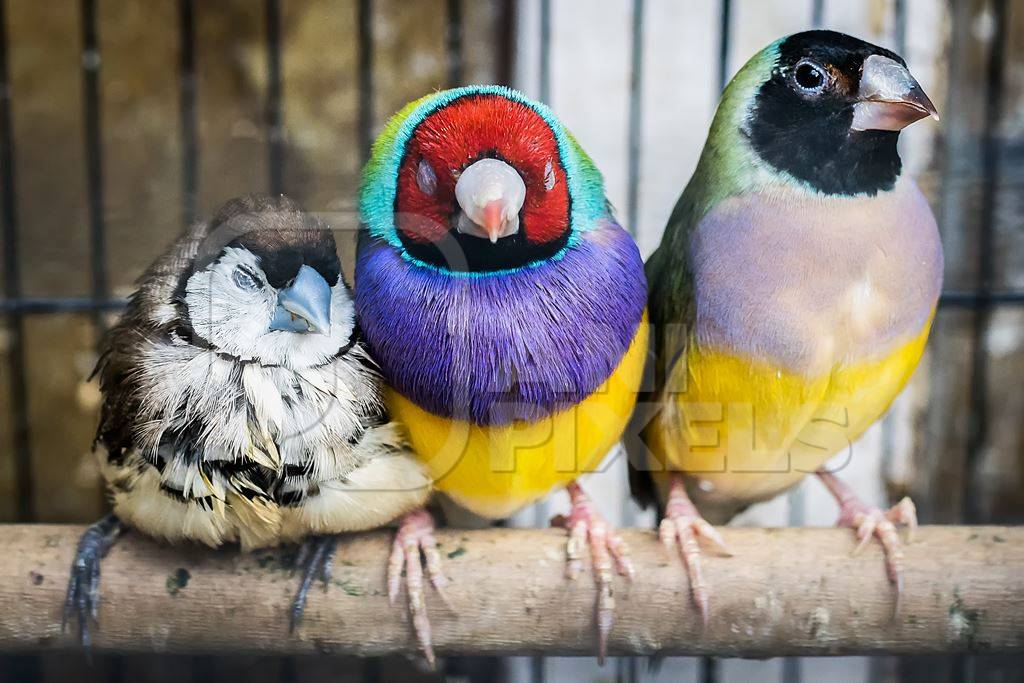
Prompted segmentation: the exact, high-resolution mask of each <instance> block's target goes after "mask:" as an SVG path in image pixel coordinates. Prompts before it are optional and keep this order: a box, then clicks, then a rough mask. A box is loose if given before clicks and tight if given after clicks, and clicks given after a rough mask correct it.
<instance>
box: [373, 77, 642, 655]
mask: <svg viewBox="0 0 1024 683" xmlns="http://www.w3.org/2000/svg"><path fill="white" fill-rule="evenodd" d="M361 210H362V215H363V221H364V223H365V231H364V232H363V234H362V239H361V242H360V247H359V253H358V259H357V267H356V287H355V289H356V304H357V310H358V311H359V315H360V320H361V324H362V326H363V330H364V332H365V334H366V339H367V341H368V343H369V344H370V348H371V351H372V352H373V354H374V356H375V357H376V359H377V361H378V362H379V363H380V367H381V370H382V372H383V374H384V376H385V378H386V379H387V380H388V382H389V383H390V385H391V387H392V390H391V391H390V392H389V394H388V407H389V409H390V410H391V412H392V414H393V415H394V416H395V418H396V419H399V420H401V421H402V422H403V423H404V424H405V426H406V427H407V429H408V432H409V439H410V443H411V444H412V446H413V448H414V449H415V451H416V452H417V453H418V454H419V456H420V458H422V459H423V462H424V463H425V464H426V466H427V468H428V470H429V471H430V473H431V475H432V477H433V479H434V481H435V485H436V488H437V489H438V490H440V491H442V492H443V493H444V494H446V495H447V496H448V497H449V498H450V499H451V500H453V501H454V502H455V503H456V504H458V505H459V506H462V507H463V508H466V509H468V510H469V511H471V512H472V513H474V514H476V515H479V516H482V517H486V518H489V519H494V520H498V519H503V518H505V517H508V516H509V515H511V514H513V513H514V512H516V511H517V510H520V509H522V508H523V507H524V506H527V505H530V504H531V503H534V502H536V501H538V500H541V499H543V498H544V497H545V496H547V495H548V494H549V493H551V492H552V491H555V490H557V489H562V488H565V489H567V491H568V494H569V497H570V500H571V501H572V509H571V511H570V514H569V515H568V516H567V517H566V518H565V519H564V525H565V526H566V528H567V530H568V532H569V538H570V540H569V543H568V556H569V559H568V564H567V572H568V574H569V576H570V577H571V578H575V577H576V576H577V575H578V573H579V572H580V570H581V560H582V556H583V553H584V552H585V549H586V548H587V546H589V550H590V554H591V560H592V563H593V569H594V576H595V579H596V581H597V582H598V596H599V598H598V608H597V622H598V631H599V651H600V653H601V654H602V655H603V653H604V651H605V642H606V639H607V634H608V631H609V630H610V628H611V621H612V615H613V606H614V602H613V599H612V577H613V570H615V569H617V570H618V571H619V572H620V573H621V574H624V575H631V574H632V572H633V568H632V563H631V562H630V560H629V556H628V552H627V549H626V547H625V545H624V543H623V542H622V540H621V539H620V538H619V537H618V535H617V534H616V533H615V532H614V530H613V529H612V528H611V526H610V525H609V524H608V523H607V522H606V521H605V519H604V518H603V517H602V516H601V515H600V514H599V513H598V511H597V509H596V508H595V506H594V504H593V502H592V501H591V500H590V499H588V497H587V496H586V495H585V494H584V492H583V491H582V489H581V488H580V487H579V485H578V484H577V483H576V479H577V478H578V477H579V476H580V475H582V474H583V473H586V472H589V471H593V470H594V469H595V468H596V466H597V465H598V463H599V462H600V461H601V460H602V458H603V457H604V456H605V454H606V453H608V451H609V450H610V449H611V448H612V447H613V446H614V445H615V444H616V442H618V441H619V438H620V436H621V435H622V432H623V430H624V428H625V426H626V424H627V422H628V420H629V417H630V415H631V413H632V410H633V407H634V405H635V402H636V392H637V389H638V386H639V382H640V377H641V374H642V371H643V365H644V360H645V357H646V353H647V327H646V324H645V312H644V309H645V304H646V294H647V290H646V282H645V280H644V273H643V264H642V261H641V259H640V256H639V252H638V250H637V247H636V245H635V244H634V243H633V240H632V239H631V238H630V236H629V234H628V233H626V231H624V230H623V229H622V228H621V227H620V226H619V225H618V224H617V223H616V222H615V219H614V217H613V216H612V213H611V210H610V207H609V205H608V202H607V200H606V199H605V195H604V186H603V182H602V178H601V175H600V173H599V172H598V171H597V169H596V168H595V166H594V164H593V162H592V161H591V160H590V158H589V157H587V155H586V154H585V153H584V152H583V150H582V149H581V148H580V147H579V145H578V144H577V142H576V141H575V140H574V139H573V137H572V136H571V135H570V134H569V133H568V131H566V130H565V128H564V127H563V126H562V124H561V123H560V122H559V121H558V119H557V118H556V117H555V115H554V114H553V113H552V112H551V111H550V110H549V109H548V108H547V107H545V106H544V105H542V104H539V103H537V102H533V101H531V100H529V99H527V98H526V97H524V96H523V95H521V94H519V93H517V92H515V91H512V90H509V89H507V88H502V87H497V86H471V87H467V88H459V89H456V90H448V91H445V92H439V93H434V94H431V95H428V96H426V97H424V98H422V99H420V100H418V101H416V102H413V103H411V104H409V105H408V106H406V107H405V108H404V109H403V110H402V111H400V112H399V113H398V114H397V115H396V116H395V117H394V118H393V119H392V120H391V122H390V123H389V124H388V125H387V127H386V128H385V130H384V132H383V133H382V135H381V136H380V138H379V139H378V140H377V142H376V144H375V145H374V148H373V155H372V158H371V159H370V161H369V163H368V165H367V167H366V171H365V173H364V185H363V188H362V195H361ZM420 533H423V532H422V530H421V531H420ZM414 551H415V545H412V546H410V549H409V551H408V552H414ZM417 562H418V558H417ZM396 566H397V565H396ZM410 599H415V600H418V601H421V600H422V596H412V595H410Z"/></svg>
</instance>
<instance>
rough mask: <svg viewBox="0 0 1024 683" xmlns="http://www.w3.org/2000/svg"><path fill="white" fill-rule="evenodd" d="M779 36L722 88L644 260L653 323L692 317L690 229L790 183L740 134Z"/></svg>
mask: <svg viewBox="0 0 1024 683" xmlns="http://www.w3.org/2000/svg"><path fill="white" fill-rule="evenodd" d="M783 40H785V39H781V40H778V41H776V42H774V43H772V44H771V45H769V46H768V47H766V48H765V49H763V50H761V52H759V53H757V54H756V55H754V56H753V57H752V58H751V59H750V61H748V62H747V63H746V64H745V65H744V66H743V68H742V69H740V70H739V72H738V73H737V74H736V75H735V76H734V77H733V79H732V80H731V81H730V82H729V85H728V86H726V88H725V91H724V92H723V93H722V98H721V101H720V102H719V104H718V110H717V111H716V113H715V118H714V120H713V121H712V123H711V130H710V131H709V133H708V138H707V142H706V143H705V144H704V150H703V152H702V153H701V157H700V161H699V162H698V164H697V169H696V170H695V171H694V174H693V177H692V178H691V179H690V182H689V184H687V186H686V189H685V190H683V193H682V195H680V197H679V200H678V201H677V202H676V205H675V208H674V209H673V210H672V215H671V216H670V217H669V220H668V224H667V225H666V227H665V233H664V235H663V236H662V239H661V245H660V246H659V247H658V249H657V251H655V252H654V254H653V255H652V256H651V258H650V259H649V260H648V262H647V280H648V282H649V283H650V287H651V310H650V313H651V321H652V322H653V323H655V324H658V325H661V326H664V325H667V324H675V323H684V324H685V323H688V322H689V320H690V319H691V315H692V311H690V299H691V296H690V292H691V288H692V284H691V282H690V272H689V266H688V264H687V263H686V249H687V245H688V243H689V240H690V233H691V232H692V231H693V229H694V227H695V226H696V225H697V224H698V223H699V222H700V220H701V219H702V218H703V217H704V215H705V214H707V212H708V211H710V210H711V209H712V208H714V207H715V205H717V204H718V203H719V202H720V201H722V200H724V199H727V198H728V197H734V196H736V195H740V194H744V193H746V192H749V191H752V190H754V189H756V188H757V187H760V186H764V185H768V184H774V183H785V182H789V180H787V178H788V177H783V176H782V175H781V174H779V173H778V172H776V171H775V170H773V169H771V168H770V167H768V165H767V164H765V163H764V162H763V161H762V160H761V159H760V158H759V157H758V156H757V154H756V153H755V152H754V150H753V149H752V148H751V147H750V144H749V143H748V141H747V138H746V134H745V133H744V130H745V128H746V124H747V118H748V116H749V115H750V111H751V108H752V106H753V103H754V98H755V96H756V95H757V91H758V89H759V88H760V87H761V84H763V83H764V82H765V81H767V80H768V79H769V78H770V77H771V72H772V69H774V68H775V65H776V62H777V61H778V57H779V45H780V44H781V43H782V42H783Z"/></svg>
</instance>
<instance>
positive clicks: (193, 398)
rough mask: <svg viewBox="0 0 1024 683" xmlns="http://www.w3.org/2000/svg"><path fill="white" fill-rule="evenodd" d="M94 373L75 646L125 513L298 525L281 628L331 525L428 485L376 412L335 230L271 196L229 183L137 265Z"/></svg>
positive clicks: (383, 509) (413, 495)
mask: <svg viewBox="0 0 1024 683" xmlns="http://www.w3.org/2000/svg"><path fill="white" fill-rule="evenodd" d="M96 373H97V374H98V375H99V381H100V388H101V390H102V393H103V403H102V407H101V414H100V424H99V428H98V431H97V436H96V452H97V455H98V457H99V460H100V466H101V470H102V473H103V477H104V479H105V480H106V483H107V486H108V488H109V491H110V493H111V496H112V499H113V508H114V511H113V513H112V514H110V515H108V516H107V517H105V518H104V519H102V520H101V521H99V522H97V523H96V524H94V525H92V526H91V527H89V529H88V530H87V531H86V532H85V533H84V534H83V536H82V539H81V541H80V542H79V546H78V552H77V555H76V557H75V561H74V564H73V566H72V570H71V578H70V582H69V586H68V593H67V600H66V603H65V610H64V622H65V625H66V624H67V622H68V620H69V619H77V622H78V627H79V633H80V637H81V640H82V642H83V644H85V645H88V644H89V643H90V634H89V621H90V620H95V619H96V616H97V608H98V605H99V578H100V561H101V560H102V558H103V556H104V555H105V554H106V553H107V551H108V550H109V549H110V547H111V546H112V545H113V544H114V542H115V541H116V540H117V538H118V537H119V536H120V535H121V534H122V533H123V532H124V531H125V530H126V529H128V528H134V529H137V530H139V531H142V532H144V533H146V534H149V535H151V536H154V537H156V538H159V539H163V540H167V541H198V542H200V543H204V544H206V545H209V546H219V545H221V544H224V543H229V542H238V543H240V544H241V546H242V548H243V549H253V548H261V547H266V546H271V545H276V544H278V543H282V542H292V541H301V540H303V539H309V540H308V542H307V543H306V544H305V545H304V546H303V548H302V551H301V552H300V555H301V557H302V558H303V559H300V560H299V563H300V564H302V565H304V568H305V573H304V576H303V579H302V583H301V586H300V589H299V591H298V593H297V595H296V600H295V603H294V606H293V610H292V615H291V616H292V626H293V627H294V625H295V623H296V621H297V620H298V618H300V617H301V613H302V608H303V606H304V603H305V596H306V591H307V590H308V588H309V585H310V582H311V581H312V580H313V579H314V578H315V577H318V576H319V577H320V578H322V579H323V581H324V583H325V585H326V584H327V582H328V580H329V576H330V563H331V558H332V557H333V554H334V545H333V543H334V538H333V537H332V536H328V535H329V534H336V533H339V532H345V531H357V530H363V529H370V528H374V527H378V526H382V525H384V524H387V523H388V522H390V521H392V520H394V519H396V518H397V517H399V516H401V515H403V514H405V513H408V512H410V511H412V510H414V509H417V508H418V507H419V506H421V505H422V504H423V502H424V501H425V500H426V498H427V496H428V494H429V492H430V485H429V479H428V477H427V474H426V470H425V468H424V467H423V466H422V464H421V463H420V462H419V461H418V460H417V459H416V458H415V457H414V456H413V455H412V454H411V452H410V451H409V450H408V449H407V447H406V446H405V443H404V440H403V437H402V435H401V432H400V430H399V429H398V428H397V427H396V425H395V424H394V423H391V422H389V421H388V420H387V418H386V413H385V411H384V405H383V402H382V398H383V397H382V394H381V382H380V376H379V374H378V372H377V371H376V369H375V366H374V364H373V362H372V361H371V360H370V358H369V356H368V355H367V352H366V350H365V348H364V344H363V342H362V341H361V340H360V337H359V334H358V326H357V325H356V317H355V306H354V303H353V300H352V296H351V292H350V290H349V289H348V286H347V285H346V283H345V281H344V278H343V277H342V276H341V266H340V263H339V260H338V256H337V254H336V252H335V243H334V237H333V235H332V234H331V232H330V231H329V229H328V228H327V226H326V225H325V224H324V223H323V222H321V221H320V220H319V219H317V218H316V217H315V216H313V215H311V214H309V213H306V212H305V211H303V210H302V209H301V208H300V207H299V206H297V205H296V204H295V203H294V202H292V201H291V200H289V199H288V198H286V197H283V196H278V197H261V196H247V197H242V198H239V199H235V200H232V201H230V202H228V203H227V204H225V205H224V206H223V207H222V208H221V209H220V210H219V211H218V212H217V214H216V216H215V217H214V218H213V219H212V220H211V221H210V222H200V223H196V224H195V225H194V226H192V227H191V228H190V229H188V230H187V231H186V232H185V234H184V235H183V236H182V237H181V238H179V239H178V240H177V241H176V242H175V243H174V244H173V245H172V246H171V248H170V249H169V250H168V251H167V252H166V253H165V254H164V255H163V256H161V257H160V258H158V259H157V260H156V262H154V263H153V265H152V266H150V268H149V269H148V270H147V271H146V272H145V274H143V276H142V278H141V279H140V281H139V288H138V290H137V291H136V292H135V293H134V294H133V295H132V297H131V299H130V301H129V304H128V308H127V310H126V311H125V313H124V315H123V316H122V317H121V319H120V321H119V322H118V323H117V324H116V325H115V326H114V327H112V328H111V329H110V330H109V331H108V332H107V334H106V336H105V337H104V339H103V342H102V345H101V355H100V360H99V363H98V366H97V368H96ZM382 565H383V562H382Z"/></svg>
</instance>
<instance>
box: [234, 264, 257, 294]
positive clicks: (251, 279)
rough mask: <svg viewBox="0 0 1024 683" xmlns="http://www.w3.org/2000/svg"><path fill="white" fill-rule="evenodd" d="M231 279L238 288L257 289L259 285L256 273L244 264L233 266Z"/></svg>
mask: <svg viewBox="0 0 1024 683" xmlns="http://www.w3.org/2000/svg"><path fill="white" fill-rule="evenodd" d="M231 280H232V281H233V282H234V283H235V285H237V286H238V288H239V289H245V290H248V291H252V290H255V289H259V286H260V282H259V279H258V278H257V277H256V274H255V273H254V272H252V271H251V270H249V269H248V268H246V267H245V266H239V267H238V268H235V271H234V272H233V273H231Z"/></svg>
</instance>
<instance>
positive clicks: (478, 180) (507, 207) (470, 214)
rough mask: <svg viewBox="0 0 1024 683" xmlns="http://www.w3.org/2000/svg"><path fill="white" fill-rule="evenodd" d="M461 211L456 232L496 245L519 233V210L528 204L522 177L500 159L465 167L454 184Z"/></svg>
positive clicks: (487, 160)
mask: <svg viewBox="0 0 1024 683" xmlns="http://www.w3.org/2000/svg"><path fill="white" fill-rule="evenodd" d="M455 198H456V200H457V201H458V202H459V208H460V209H461V210H462V211H461V213H460V215H459V220H458V223H457V224H456V229H457V230H458V231H459V232H461V233H464V234H467V235H472V236H474V237H480V238H482V239H487V240H490V242H491V244H494V243H496V242H497V241H498V240H499V239H501V238H502V237H508V236H509V235H514V234H516V233H517V232H519V211H520V210H521V209H522V208H523V203H524V202H525V201H526V183H524V182H523V178H522V176H520V175H519V173H518V172H517V171H516V170H515V169H514V168H512V167H511V166H510V165H508V164H506V163H505V162H504V161H500V160H498V159H481V160H480V161H477V162H475V163H473V164H471V165H470V166H469V167H468V168H466V169H465V170H464V171H463V172H462V175H460V176H459V180H458V182H457V183H455Z"/></svg>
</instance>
